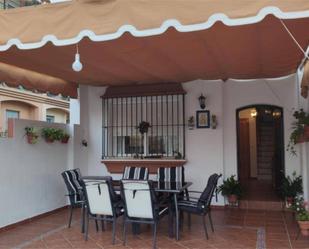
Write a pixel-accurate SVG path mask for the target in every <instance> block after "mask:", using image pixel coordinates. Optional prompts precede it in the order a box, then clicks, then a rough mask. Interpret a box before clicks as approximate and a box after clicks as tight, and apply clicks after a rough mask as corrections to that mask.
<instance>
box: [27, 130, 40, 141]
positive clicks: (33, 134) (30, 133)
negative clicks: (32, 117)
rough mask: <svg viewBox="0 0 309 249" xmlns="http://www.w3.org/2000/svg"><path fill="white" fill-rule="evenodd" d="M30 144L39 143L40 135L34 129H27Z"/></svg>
mask: <svg viewBox="0 0 309 249" xmlns="http://www.w3.org/2000/svg"><path fill="white" fill-rule="evenodd" d="M25 131H26V134H25V136H27V142H28V144H36V143H37V142H38V138H39V135H38V134H37V132H36V131H35V129H34V127H25Z"/></svg>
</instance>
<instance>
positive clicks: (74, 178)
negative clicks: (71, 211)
mask: <svg viewBox="0 0 309 249" xmlns="http://www.w3.org/2000/svg"><path fill="white" fill-rule="evenodd" d="M61 175H62V177H63V180H64V183H65V185H66V187H67V190H68V192H69V197H70V201H71V204H74V203H76V202H78V201H81V200H82V196H81V191H82V180H81V177H82V176H81V173H80V170H79V169H72V170H66V171H64V172H62V173H61Z"/></svg>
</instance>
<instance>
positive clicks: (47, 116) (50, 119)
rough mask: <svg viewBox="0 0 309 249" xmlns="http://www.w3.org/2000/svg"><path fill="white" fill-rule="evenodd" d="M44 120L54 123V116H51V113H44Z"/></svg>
mask: <svg viewBox="0 0 309 249" xmlns="http://www.w3.org/2000/svg"><path fill="white" fill-rule="evenodd" d="M46 122H47V123H55V116H53V115H46Z"/></svg>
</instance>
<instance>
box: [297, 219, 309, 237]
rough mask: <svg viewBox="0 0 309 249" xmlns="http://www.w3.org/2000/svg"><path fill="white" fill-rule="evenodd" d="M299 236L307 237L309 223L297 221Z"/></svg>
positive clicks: (308, 234)
mask: <svg viewBox="0 0 309 249" xmlns="http://www.w3.org/2000/svg"><path fill="white" fill-rule="evenodd" d="M297 222H298V225H299V228H300V231H301V234H302V235H303V236H309V221H300V220H299V221H297Z"/></svg>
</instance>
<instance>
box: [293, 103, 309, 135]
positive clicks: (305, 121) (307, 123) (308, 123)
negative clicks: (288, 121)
mask: <svg viewBox="0 0 309 249" xmlns="http://www.w3.org/2000/svg"><path fill="white" fill-rule="evenodd" d="M293 116H294V118H295V119H296V120H297V121H296V123H297V124H299V125H301V126H303V133H304V136H305V138H307V139H309V113H306V112H305V111H304V109H300V110H299V111H295V112H294V113H293Z"/></svg>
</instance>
